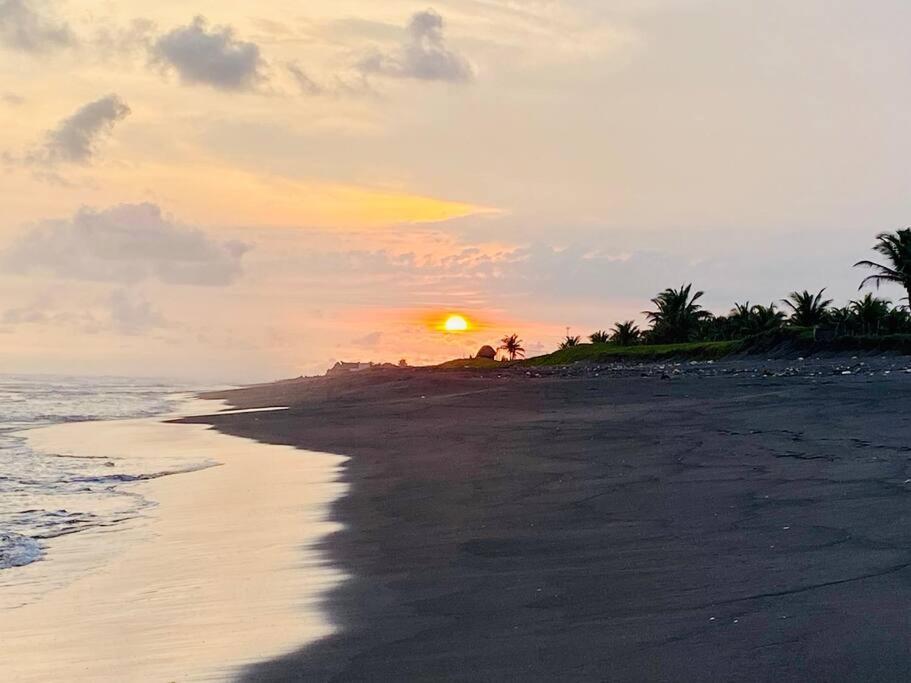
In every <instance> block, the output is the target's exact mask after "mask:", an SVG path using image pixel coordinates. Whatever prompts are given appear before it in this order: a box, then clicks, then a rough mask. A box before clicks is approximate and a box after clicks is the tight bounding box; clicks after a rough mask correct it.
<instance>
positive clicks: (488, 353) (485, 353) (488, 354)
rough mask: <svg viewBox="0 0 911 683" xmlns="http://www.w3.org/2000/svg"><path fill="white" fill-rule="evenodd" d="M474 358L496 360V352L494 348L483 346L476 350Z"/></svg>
mask: <svg viewBox="0 0 911 683" xmlns="http://www.w3.org/2000/svg"><path fill="white" fill-rule="evenodd" d="M475 358H487V359H489V360H496V358H497V351H496V349H494V347H492V346H487V345H486V344H485V345H484V346H482V347H481V348H480V349H478V352H477V354H475Z"/></svg>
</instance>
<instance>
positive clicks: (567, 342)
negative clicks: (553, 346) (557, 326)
mask: <svg viewBox="0 0 911 683" xmlns="http://www.w3.org/2000/svg"><path fill="white" fill-rule="evenodd" d="M581 341H582V337H579V336H575V337H570V336H569V335H566V337H564V338H563V341H562V342H561V343H560V349H561V350H563V349H571V348H572V347H574V346H578V345H579V342H581Z"/></svg>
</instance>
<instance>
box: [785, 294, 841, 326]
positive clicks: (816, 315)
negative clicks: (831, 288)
mask: <svg viewBox="0 0 911 683" xmlns="http://www.w3.org/2000/svg"><path fill="white" fill-rule="evenodd" d="M825 291H826V288H825V287H823V288H822V289H820V290H819V292H818V293H817V294H810V292H808V291H807V290H803V291H802V292H791V293H790V294H788V298H787V299H782V300H781V301H782V303H783V304H784V305H785V306H787V307H788V308H790V309H791V318H790V320H791V323H792V324H794V325H799V326H800V327H813V326H815V325H821V324H822V323H824V322H825V320H826V316H827V314H828V310H829V306H831V305H832V299H825V300H823V298H822V293H823V292H825Z"/></svg>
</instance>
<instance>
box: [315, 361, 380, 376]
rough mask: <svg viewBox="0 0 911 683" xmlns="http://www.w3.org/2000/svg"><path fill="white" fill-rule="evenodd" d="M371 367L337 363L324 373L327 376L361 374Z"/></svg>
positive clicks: (370, 364) (371, 364) (368, 364)
mask: <svg viewBox="0 0 911 683" xmlns="http://www.w3.org/2000/svg"><path fill="white" fill-rule="evenodd" d="M372 367H373V363H345V362H343V361H339V362H338V363H336V364H335V365H333V366H332V367H331V368H329V370H327V371H326V374H327V375H346V374H348V373H349V372H361V371H362V370H369V369H370V368H372Z"/></svg>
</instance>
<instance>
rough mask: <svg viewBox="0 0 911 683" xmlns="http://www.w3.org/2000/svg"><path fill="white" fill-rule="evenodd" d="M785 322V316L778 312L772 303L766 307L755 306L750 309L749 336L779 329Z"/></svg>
mask: <svg viewBox="0 0 911 683" xmlns="http://www.w3.org/2000/svg"><path fill="white" fill-rule="evenodd" d="M784 321H785V314H784V312H783V311H779V310H778V309H777V308H776V307H775V304H774V303H771V304H769V305H768V306H762V305H760V304H756V305H755V306H753V307H752V308H751V309H750V325H751V326H752V331H751V334H761V333H762V332H770V331H772V330H777V329H778V328H780V327H781V326H782V325H783V324H784Z"/></svg>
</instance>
